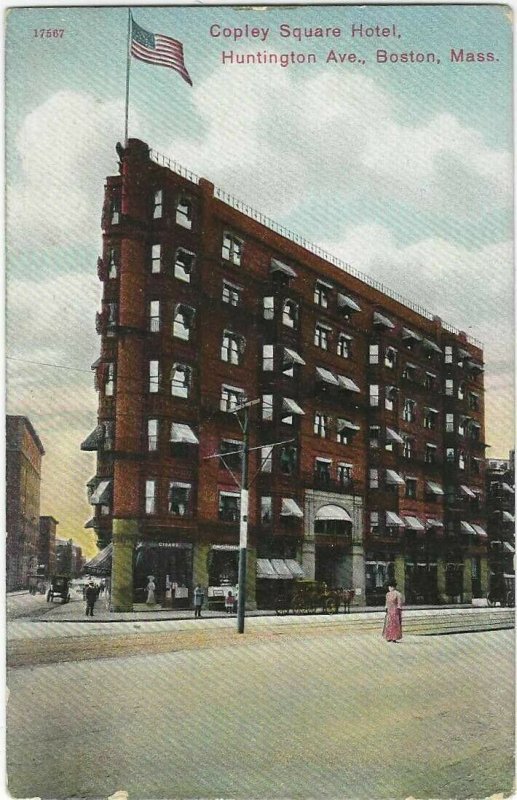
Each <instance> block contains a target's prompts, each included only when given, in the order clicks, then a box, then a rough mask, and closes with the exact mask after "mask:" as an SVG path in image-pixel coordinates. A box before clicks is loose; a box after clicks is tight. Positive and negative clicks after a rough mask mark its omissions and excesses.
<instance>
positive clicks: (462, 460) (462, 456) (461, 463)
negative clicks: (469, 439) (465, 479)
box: [458, 450, 465, 469]
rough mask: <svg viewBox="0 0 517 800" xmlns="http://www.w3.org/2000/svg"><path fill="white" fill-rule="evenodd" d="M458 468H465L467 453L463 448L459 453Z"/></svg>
mask: <svg viewBox="0 0 517 800" xmlns="http://www.w3.org/2000/svg"><path fill="white" fill-rule="evenodd" d="M458 469H465V453H464V452H463V450H460V451H459V453H458Z"/></svg>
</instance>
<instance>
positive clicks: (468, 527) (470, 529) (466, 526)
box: [461, 519, 476, 534]
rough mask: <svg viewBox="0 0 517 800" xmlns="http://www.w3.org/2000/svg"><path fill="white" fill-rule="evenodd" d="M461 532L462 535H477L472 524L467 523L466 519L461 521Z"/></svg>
mask: <svg viewBox="0 0 517 800" xmlns="http://www.w3.org/2000/svg"><path fill="white" fill-rule="evenodd" d="M461 532H462V533H473V534H475V533H476V531H475V530H474V528H473V527H472V525H471V524H470V522H466V521H465V520H464V519H462V520H461Z"/></svg>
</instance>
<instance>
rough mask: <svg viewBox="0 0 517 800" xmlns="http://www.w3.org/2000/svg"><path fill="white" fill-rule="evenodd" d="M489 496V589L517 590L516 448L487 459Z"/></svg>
mask: <svg viewBox="0 0 517 800" xmlns="http://www.w3.org/2000/svg"><path fill="white" fill-rule="evenodd" d="M485 475H486V499H487V512H488V522H487V531H488V535H489V538H490V542H489V544H490V550H489V563H490V591H491V593H493V594H494V597H496V596H497V595H500V596H501V597H502V598H506V597H507V595H508V593H509V592H510V591H513V593H514V594H515V452H514V451H513V450H512V451H511V452H510V457H509V458H508V459H501V458H488V459H487V461H486V472H485Z"/></svg>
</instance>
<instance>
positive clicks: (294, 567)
mask: <svg viewBox="0 0 517 800" xmlns="http://www.w3.org/2000/svg"><path fill="white" fill-rule="evenodd" d="M285 563H286V564H287V566H288V567H289V569H290V570H291V573H292V575H293V578H305V572H304V571H303V567H302V566H301V564H299V563H298V562H297V561H295V559H294V558H286V559H285Z"/></svg>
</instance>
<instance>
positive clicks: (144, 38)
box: [131, 19, 192, 86]
mask: <svg viewBox="0 0 517 800" xmlns="http://www.w3.org/2000/svg"><path fill="white" fill-rule="evenodd" d="M131 55H132V56H134V57H135V58H139V59H140V61H147V63H148V64H160V65H161V66H162V67H170V68H171V69H174V70H176V72H179V74H180V75H181V77H182V78H183V80H184V81H186V82H187V83H188V84H189V86H192V81H191V79H190V75H189V74H188V71H187V68H186V66H185V62H184V60H183V45H182V43H181V42H178V41H177V40H176V39H171V37H170V36H162V34H161V33H149V31H146V30H144V29H143V28H141V27H140V25H137V24H136V22H135V21H134V20H133V19H131Z"/></svg>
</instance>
